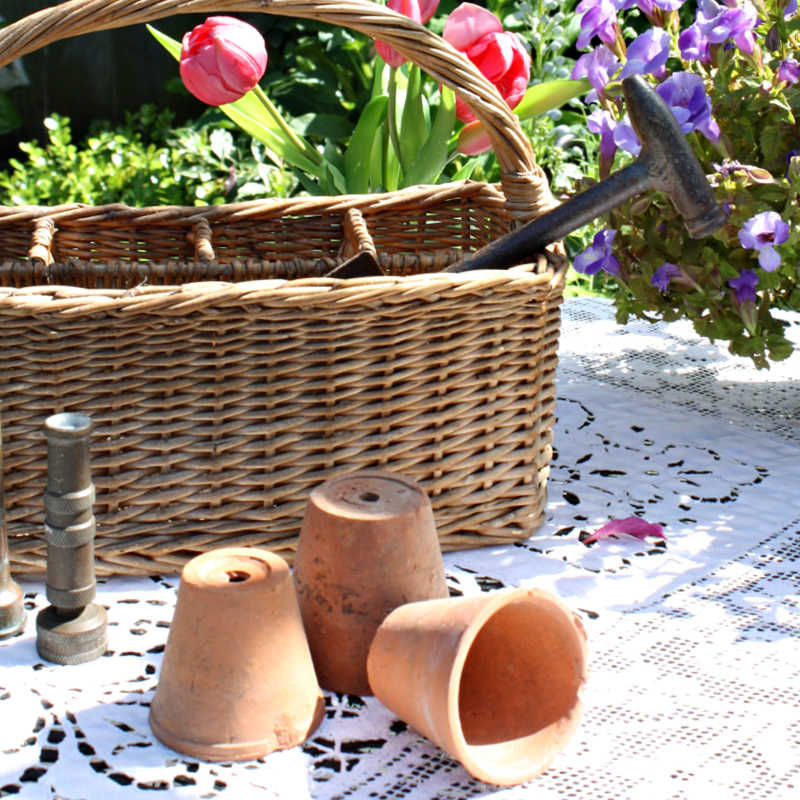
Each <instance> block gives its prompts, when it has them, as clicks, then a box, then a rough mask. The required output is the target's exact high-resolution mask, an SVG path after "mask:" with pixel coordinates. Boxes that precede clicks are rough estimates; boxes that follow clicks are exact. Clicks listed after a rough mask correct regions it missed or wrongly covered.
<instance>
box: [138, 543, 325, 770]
mask: <svg viewBox="0 0 800 800" xmlns="http://www.w3.org/2000/svg"><path fill="white" fill-rule="evenodd" d="M323 715H324V698H323V697H322V692H321V691H320V688H319V685H318V683H317V678H316V675H315V674H314V667H313V664H312V662H311V654H310V652H309V649H308V642H307V641H306V637H305V632H304V631H303V624H302V620H301V617H300V610H299V608H298V605H297V597H296V595H295V591H294V585H293V583H292V579H291V573H290V572H289V567H288V566H287V564H286V562H285V561H284V560H283V559H282V558H280V557H279V556H277V555H274V554H273V553H270V552H267V551H266V550H258V549H255V548H246V547H232V548H222V549H219V550H213V551H211V552H208V553H204V554H203V555H201V556H198V557H197V558H194V559H192V561H190V562H189V563H188V564H186V566H185V567H184V569H183V573H182V575H181V582H180V586H179V588H178V598H177V603H176V606H175V615H174V617H173V620H172V624H171V626H170V631H169V637H168V638H167V645H166V648H165V651H164V661H163V663H162V666H161V674H160V676H159V682H158V688H157V689H156V693H155V697H154V698H153V702H152V705H151V707H150V727H151V728H152V730H153V733H154V734H155V735H156V737H157V738H158V739H159V740H160V741H161V742H163V743H164V744H165V745H167V747H171V748H172V749H173V750H177V751H178V752H180V753H185V754H187V755H191V756H194V757H196V758H200V759H203V760H206V761H240V760H244V759H249V758H257V757H259V756H263V755H266V754H267V753H270V752H272V751H273V750H282V749H285V748H288V747H293V746H294V745H297V744H300V743H301V742H303V741H305V740H306V739H307V738H308V736H309V735H310V734H311V733H313V731H314V730H315V729H316V728H317V726H318V725H319V724H320V722H321V721H322V718H323Z"/></svg>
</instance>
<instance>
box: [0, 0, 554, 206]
mask: <svg viewBox="0 0 800 800" xmlns="http://www.w3.org/2000/svg"><path fill="white" fill-rule="evenodd" d="M209 12H210V13H214V14H221V13H234V12H239V13H242V12H261V13H266V14H275V15H279V16H287V17H302V18H306V19H312V20H316V21H320V22H327V23H330V24H332V25H338V26H341V27H346V28H352V29H353V30H357V31H359V32H361V33H364V34H366V35H367V36H370V37H372V38H373V39H381V40H382V41H384V42H386V43H387V44H389V45H391V46H392V47H393V48H394V49H395V50H397V51H398V52H399V53H401V54H402V55H403V56H405V57H406V58H407V59H409V60H410V61H412V62H414V63H415V64H417V65H418V66H419V67H420V68H421V69H423V70H424V71H425V72H427V73H428V74H429V75H430V76H432V77H433V78H435V79H436V80H437V81H440V82H441V83H443V84H445V85H446V86H449V87H450V88H451V89H453V90H454V91H455V92H456V94H458V95H459V96H460V97H461V98H462V99H463V100H464V102H465V103H466V104H467V105H468V106H469V107H470V108H471V109H472V111H473V113H474V114H475V116H476V117H477V118H478V119H479V120H480V121H481V122H482V123H483V124H484V126H485V127H486V132H487V134H488V136H489V140H490V141H491V143H492V146H493V147H494V150H495V154H496V156H497V160H498V164H499V166H500V172H501V182H502V187H503V193H504V195H505V197H506V202H507V206H508V210H509V213H510V215H511V216H512V218H515V219H517V220H526V219H530V218H531V217H532V216H538V215H539V214H540V213H542V212H543V211H544V210H546V209H548V208H550V207H552V206H553V205H555V201H554V200H553V197H552V195H551V194H550V189H549V185H548V182H547V178H546V176H545V175H544V172H543V171H542V170H541V168H540V167H539V166H538V165H537V164H536V161H535V159H534V156H533V150H532V149H531V145H530V142H529V141H528V138H527V136H526V135H525V133H524V132H523V130H522V127H521V125H520V123H519V119H518V118H517V116H516V115H515V114H514V113H513V112H512V111H511V109H510V108H509V107H508V104H507V103H506V102H505V100H503V98H502V97H501V96H500V93H499V92H498V91H497V89H496V88H495V87H494V86H493V85H492V84H491V83H490V82H489V81H488V80H487V79H486V78H484V77H483V75H482V74H481V73H480V71H479V70H478V69H477V67H475V66H474V65H473V64H472V63H471V62H470V61H469V60H468V59H467V58H465V57H464V56H463V55H462V54H461V53H459V52H458V51H457V50H455V48H453V47H452V46H451V45H449V44H448V43H447V42H445V41H444V40H443V39H442V38H441V37H440V36H437V35H436V34H435V33H433V32H432V31H430V30H428V29H427V28H425V27H423V26H421V25H419V24H418V23H416V22H414V21H413V20H411V19H409V18H408V17H405V16H403V15H402V14H398V13H396V12H394V11H390V10H389V9H388V8H386V7H384V6H382V5H380V4H378V3H376V2H372V0H309V1H308V2H306V1H305V0H138V2H136V3H131V0H68V2H64V3H61V4H59V5H56V6H53V7H51V8H45V9H42V10H41V11H37V12H34V13H33V14H30V15H28V16H27V17H23V18H22V19H20V20H17V21H16V22H14V23H12V24H11V25H8V26H6V27H5V28H0V67H2V66H4V65H5V64H8V63H10V62H11V61H14V60H15V59H17V58H19V57H21V56H23V55H25V54H26V53H30V52H32V51H34V50H38V49H39V48H41V47H44V46H45V45H48V44H50V43H51V42H55V41H58V40H60V39H67V38H69V37H72V36H79V35H81V34H84V33H91V32H93V31H100V30H109V29H111V28H121V27H125V26H128V25H136V24H143V23H145V22H151V21H153V20H157V19H163V18H164V17H169V16H172V15H173V14H188V13H209Z"/></svg>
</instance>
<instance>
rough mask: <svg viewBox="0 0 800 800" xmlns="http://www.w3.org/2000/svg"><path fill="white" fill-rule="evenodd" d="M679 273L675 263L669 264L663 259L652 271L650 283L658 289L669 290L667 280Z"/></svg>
mask: <svg viewBox="0 0 800 800" xmlns="http://www.w3.org/2000/svg"><path fill="white" fill-rule="evenodd" d="M680 274H681V271H680V269H679V268H678V267H677V266H675V264H670V263H669V262H668V261H665V262H664V263H663V264H662V265H661V266H660V267H659V268H658V269H657V270H656V271H655V272H654V273H653V277H652V278H650V283H651V284H652V285H653V286H656V287H657V288H658V289H659V290H660V291H662V292H667V291H669V282H670V281H671V280H672V279H673V278H675V277H677V276H678V275H680Z"/></svg>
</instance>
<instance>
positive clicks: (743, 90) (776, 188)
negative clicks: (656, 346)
mask: <svg viewBox="0 0 800 800" xmlns="http://www.w3.org/2000/svg"><path fill="white" fill-rule="evenodd" d="M577 10H578V12H579V13H580V14H581V17H580V34H579V37H578V42H577V44H578V47H579V48H580V49H585V50H588V52H586V53H584V54H583V55H581V57H580V58H579V59H578V61H577V63H576V64H575V68H574V70H573V73H572V77H573V78H586V79H588V80H589V81H590V83H591V85H592V92H591V93H590V94H589V95H587V97H586V101H587V103H589V104H590V109H589V113H588V117H587V125H588V128H589V130H590V131H592V132H593V133H595V134H597V135H598V136H599V138H600V142H599V145H600V146H599V174H600V177H601V178H602V177H605V176H606V175H608V174H609V173H610V171H611V170H612V169H613V168H618V167H619V166H621V165H623V164H625V163H628V162H629V161H630V160H631V159H632V158H633V157H635V156H636V155H637V154H638V153H639V151H640V149H641V146H640V144H639V141H638V139H637V137H636V134H635V132H634V130H633V128H632V126H631V125H630V122H629V120H628V118H627V115H626V113H625V108H624V103H623V101H622V98H621V92H620V81H621V80H622V79H623V78H625V77H627V76H628V75H632V74H639V75H645V76H649V79H650V80H651V81H652V83H653V84H654V86H655V88H656V91H657V92H658V93H659V95H660V96H661V97H662V98H663V99H664V101H665V102H666V103H667V105H668V106H669V107H670V109H671V110H672V112H673V114H674V115H675V118H676V119H677V120H678V122H679V123H680V126H681V129H682V130H683V132H684V133H685V134H686V135H687V137H688V138H689V141H690V143H691V145H692V148H693V150H694V152H695V154H696V155H697V157H698V160H699V161H700V163H701V164H702V166H703V167H704V169H705V171H706V173H707V175H708V176H709V181H710V182H711V185H712V186H713V188H714V191H715V194H716V197H717V200H718V202H719V203H720V204H721V205H722V207H723V209H724V210H725V212H726V215H727V222H726V224H725V225H724V226H723V227H722V229H721V230H719V231H718V232H717V233H715V234H713V235H712V236H711V237H709V238H707V239H704V240H699V241H696V240H692V239H690V238H689V237H688V234H687V233H686V231H685V229H684V228H683V225H682V222H681V218H680V216H679V215H678V214H677V212H676V211H675V209H674V208H673V207H672V205H671V203H670V202H669V201H668V200H667V199H666V198H665V197H663V196H661V195H657V194H653V196H649V197H646V198H635V199H634V200H632V201H629V202H628V203H627V204H626V205H625V206H623V207H622V208H621V209H618V210H616V211H615V212H613V213H612V214H611V215H610V224H609V226H608V227H607V228H605V229H603V230H601V231H600V232H599V233H598V234H597V235H596V236H595V237H594V240H593V242H592V244H591V245H590V246H589V247H588V248H587V249H586V250H585V251H584V252H583V253H581V254H580V255H578V257H577V258H576V259H575V260H574V264H573V266H574V268H575V269H576V270H578V271H580V272H583V273H585V274H596V273H598V272H605V273H607V274H609V275H611V276H613V285H614V286H615V287H616V289H615V293H616V294H615V302H616V304H617V307H618V310H619V314H618V317H619V318H620V319H621V320H623V321H624V320H625V319H627V318H628V317H629V316H631V315H634V316H638V317H641V318H645V319H653V318H659V317H661V318H665V319H676V318H678V317H681V316H683V317H686V318H688V319H691V320H692V322H693V323H694V326H695V328H696V330H697V331H698V332H699V333H700V334H701V335H704V336H707V337H708V338H710V339H712V340H714V339H722V340H727V341H728V342H729V347H730V349H731V351H732V352H734V353H736V354H739V355H745V356H749V357H751V358H752V359H753V360H754V362H755V363H756V364H757V365H758V366H761V367H764V366H768V363H769V360H779V359H782V358H786V357H787V356H788V355H789V354H790V353H791V344H790V343H789V342H788V340H787V339H786V337H785V336H784V335H783V326H782V324H781V322H780V321H779V320H778V319H776V318H775V316H773V314H772V311H773V310H774V309H775V308H794V309H800V204H799V203H798V200H799V199H800V63H798V60H797V53H798V51H800V16H798V14H797V0H752V1H751V0H724V2H716V0H698V2H697V3H696V4H692V6H690V4H689V3H686V4H684V2H683V0H581V2H580V3H579V4H578V6H577ZM629 14H635V15H638V16H639V19H640V20H641V19H642V16H644V17H645V18H646V19H647V21H648V23H649V26H648V27H647V28H646V29H645V30H643V32H641V33H639V34H638V36H636V37H635V38H633V39H632V40H631V41H629V42H626V40H625V36H624V35H623V31H626V30H630V28H629V26H628V25H627V24H626V23H627V22H628V21H629V20H628V17H627V15H629ZM642 28H643V26H642V25H641V24H638V25H637V26H636V29H637V30H642Z"/></svg>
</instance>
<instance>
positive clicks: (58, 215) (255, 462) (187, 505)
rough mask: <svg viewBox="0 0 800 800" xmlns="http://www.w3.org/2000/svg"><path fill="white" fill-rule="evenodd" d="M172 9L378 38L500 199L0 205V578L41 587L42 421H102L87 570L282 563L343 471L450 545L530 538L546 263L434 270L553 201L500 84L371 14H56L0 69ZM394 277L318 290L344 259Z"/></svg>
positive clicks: (281, 2)
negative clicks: (426, 80) (479, 153)
mask: <svg viewBox="0 0 800 800" xmlns="http://www.w3.org/2000/svg"><path fill="white" fill-rule="evenodd" d="M177 11H180V12H181V13H188V12H206V11H208V12H213V13H225V12H235V11H239V12H242V11H263V12H265V13H275V14H282V15H287V16H299V17H306V18H310V19H317V20H321V21H324V22H328V23H331V24H336V25H345V26H348V27H351V28H354V29H356V30H359V31H362V32H363V33H366V34H368V35H371V36H373V37H375V38H380V39H382V40H384V41H386V42H388V43H389V44H390V45H392V46H393V47H394V48H395V49H397V50H398V51H400V52H402V53H403V54H404V55H406V56H407V57H409V58H411V59H412V60H414V61H415V62H416V63H418V64H419V65H420V66H421V67H422V68H423V69H425V70H426V71H427V72H429V73H430V74H432V75H433V76H434V77H436V78H437V79H439V80H441V81H442V82H444V83H445V84H447V85H449V86H451V87H452V88H453V89H455V90H456V91H457V92H458V93H459V94H460V95H461V96H462V97H463V98H464V99H465V100H466V101H467V102H468V103H469V104H470V106H471V107H472V108H473V111H474V112H475V113H476V115H477V116H478V118H479V119H481V120H482V121H483V122H484V124H485V125H486V127H487V131H488V133H489V135H490V138H491V139H492V142H493V144H494V146H495V150H496V152H497V155H498V160H499V162H500V165H501V172H502V181H501V184H500V185H498V186H496V185H489V184H484V183H478V182H472V181H464V182H457V183H450V184H445V185H440V186H420V187H413V188H410V189H405V190H401V191H398V192H392V193H387V194H375V195H352V196H342V197H302V198H293V199H289V200H259V201H252V202H248V203H239V204H229V205H223V206H213V207H208V208H182V207H160V208H148V209H133V208H128V207H125V206H120V205H113V206H103V207H90V206H82V205H79V204H70V205H64V206H59V207H50V208H46V207H0V332H1V333H2V336H3V345H4V346H3V348H2V349H0V370H1V372H0V374H2V375H3V381H2V384H0V406H1V407H2V423H3V425H2V430H3V438H4V441H3V456H4V457H3V465H4V473H5V474H4V481H5V497H6V518H7V521H8V530H9V535H10V554H11V562H12V568H13V569H14V570H15V572H18V573H39V572H41V571H42V570H43V569H44V565H45V555H46V546H45V544H44V541H43V539H42V536H41V533H42V522H43V503H42V494H43V491H44V485H45V479H46V457H45V455H46V442H45V438H44V434H43V432H42V431H43V423H44V419H45V418H46V417H47V416H48V415H50V414H52V413H55V412H59V411H63V410H70V411H80V412H82V413H85V414H88V415H90V416H91V417H92V420H93V421H94V431H93V434H92V440H91V452H92V478H93V481H94V484H95V487H96V490H97V500H96V503H95V515H96V517H97V531H98V532H97V539H96V543H95V552H96V565H97V572H98V574H101V575H103V574H111V573H128V574H154V573H165V572H177V571H179V570H180V569H181V567H182V565H183V564H184V563H185V562H186V561H187V560H188V559H189V558H191V557H193V556H194V555H196V554H198V553H200V552H203V551H206V550H209V549H212V548H215V547H219V546H241V545H252V546H259V547H266V548H269V549H271V550H273V551H275V552H278V553H280V554H281V555H282V556H284V557H285V558H287V560H289V561H291V560H292V555H293V551H294V547H295V544H296V539H297V535H298V532H299V527H300V523H301V521H302V516H303V511H304V508H305V503H306V499H307V497H308V494H309V493H310V491H311V490H312V489H313V488H314V487H315V486H317V485H318V484H319V483H321V482H322V481H324V480H326V479H328V478H330V477H331V476H332V475H334V474H340V473H342V472H349V471H355V470H359V469H365V468H374V467H377V468H381V469H384V470H390V471H394V472H399V473H402V474H405V475H407V476H409V477H411V478H413V479H415V480H417V481H418V482H419V483H420V484H421V485H422V487H423V488H424V489H425V490H426V492H427V493H428V494H429V496H430V498H431V502H432V504H433V508H434V513H435V516H436V523H437V527H438V531H439V536H440V541H441V544H442V548H443V549H445V550H452V549H459V548H466V547H476V546H482V545H486V544H493V543H504V542H513V541H516V540H519V539H520V538H524V537H527V536H529V535H530V534H531V533H532V532H533V531H534V530H535V529H536V527H537V526H538V525H539V524H540V523H541V521H542V519H543V515H544V507H545V500H546V484H547V477H548V469H549V463H550V459H551V455H552V451H551V446H550V442H551V438H552V423H553V412H554V404H555V388H554V374H555V366H556V354H557V346H558V333H559V305H560V302H561V298H562V286H563V275H564V271H565V267H566V263H565V259H564V257H563V251H562V250H561V249H560V248H559V247H555V248H550V249H549V250H548V252H547V253H546V254H542V255H539V256H537V257H536V258H535V259H534V261H533V263H530V264H527V265H523V266H520V267H514V268H512V269H509V270H481V271H476V272H466V273H443V272H441V271H440V270H442V269H443V268H444V267H446V266H447V265H449V264H452V263H454V262H455V261H457V260H458V259H459V258H460V257H461V256H462V255H463V254H465V253H466V252H467V251H470V250H472V249H475V248H477V247H480V246H482V245H484V244H486V243H488V242H490V241H492V240H493V239H494V238H496V237H497V236H499V235H501V234H503V233H505V232H506V231H508V230H510V229H512V228H513V227H514V226H515V225H517V224H518V223H520V222H522V221H526V220H527V219H531V218H533V217H535V216H537V215H538V214H540V213H541V212H542V211H543V210H545V209H546V208H548V207H549V206H551V205H552V204H553V200H552V197H551V195H550V192H549V189H548V186H547V181H546V178H545V176H544V174H543V173H542V172H541V170H540V169H539V168H538V167H537V166H536V164H535V163H534V160H533V156H532V153H531V149H530V145H529V143H528V142H527V140H526V138H525V136H524V134H523V133H522V131H521V129H520V128H519V124H518V122H517V120H516V117H514V115H513V114H512V113H511V112H510V111H509V109H508V107H507V106H506V105H505V103H504V101H503V100H502V99H501V98H500V96H499V94H497V92H496V90H495V89H494V87H493V86H491V84H489V83H488V82H487V81H486V80H485V79H484V78H483V77H482V76H481V75H480V73H478V72H477V70H476V69H475V68H474V67H473V66H472V65H471V64H469V62H467V60H466V59H464V58H463V57H462V56H460V55H459V54H458V53H456V52H455V51H454V50H452V48H450V47H449V46H448V45H446V44H445V43H444V42H443V41H442V40H441V39H440V38H439V37H437V36H435V35H434V34H432V33H431V32H430V31H428V30H426V29H424V28H422V27H420V26H418V25H416V24H415V23H413V22H411V20H408V19H407V18H405V17H402V16H400V15H397V14H394V13H393V12H391V11H388V10H387V9H386V8H384V7H382V6H380V5H378V4H375V3H371V2H368V0H348V1H347V2H331V1H329V0H324V1H323V2H320V1H319V0H317V2H313V3H302V2H289V1H288V0H273V2H270V3H267V4H262V2H260V1H259V0H238V1H234V0H215V2H207V1H205V0H204V1H199V0H158V2H156V0H151V1H150V2H147V0H140V2H137V3H135V4H131V3H130V2H128V0H125V2H121V1H120V0H111V1H110V2H109V0H71V2H66V3H62V4H61V5H58V6H55V7H53V8H50V9H45V10H44V11H41V12H38V13H36V14H33V15H31V16H30V17H26V18H24V19H23V20H20V21H18V22H16V23H14V24H12V25H10V26H8V27H6V28H5V29H2V30H0V54H2V56H1V57H0V66H1V65H2V64H4V63H7V62H9V61H11V60H13V59H14V58H16V57H19V56H20V55H22V54H24V53H26V52H30V51H31V50H34V49H36V48H38V47H41V46H44V45H46V44H47V43H48V42H50V41H54V40H56V39H59V38H65V37H67V36H73V35H78V34H81V33H86V32H89V31H91V30H99V29H103V28H110V27H119V26H122V25H128V24H134V23H137V24H138V23H143V22H146V21H151V20H154V19H158V18H161V17H165V16H169V15H170V14H172V13H176V12H177ZM365 249H368V250H371V251H372V252H374V253H376V254H377V256H378V258H379V261H380V263H381V266H382V267H383V269H384V271H385V272H386V276H385V277H373V278H356V279H350V280H341V279H335V278H326V277H324V275H325V274H326V273H327V272H328V271H329V270H330V269H332V268H333V267H334V266H336V265H337V264H339V263H341V261H342V260H343V259H345V258H347V257H349V256H350V255H352V254H354V253H357V252H359V251H360V250H365Z"/></svg>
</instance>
